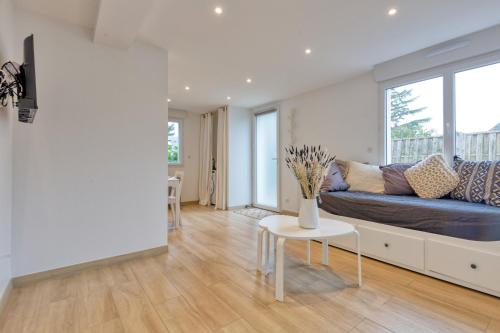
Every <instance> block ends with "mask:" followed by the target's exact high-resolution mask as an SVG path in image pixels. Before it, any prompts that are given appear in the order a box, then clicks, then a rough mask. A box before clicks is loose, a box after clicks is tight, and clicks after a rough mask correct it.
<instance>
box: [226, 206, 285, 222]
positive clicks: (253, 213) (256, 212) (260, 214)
mask: <svg viewBox="0 0 500 333" xmlns="http://www.w3.org/2000/svg"><path fill="white" fill-rule="evenodd" d="M233 213H236V214H240V215H244V216H247V217H251V218H253V219H256V220H262V219H263V218H264V217H268V216H271V215H278V213H275V212H271V211H269V210H265V209H260V208H255V207H251V208H243V209H236V210H233Z"/></svg>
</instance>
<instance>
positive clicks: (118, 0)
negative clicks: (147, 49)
mask: <svg viewBox="0 0 500 333" xmlns="http://www.w3.org/2000/svg"><path fill="white" fill-rule="evenodd" d="M154 4H155V0H140V1H123V0H101V1H100V5H99V13H98V16H97V21H96V25H95V30H94V42H95V43H100V44H105V45H109V46H112V47H116V48H122V49H127V48H129V47H130V46H131V45H132V43H133V42H134V40H135V39H136V37H137V34H138V33H139V30H140V29H141V27H142V25H143V24H144V21H145V19H146V17H147V16H148V14H149V13H150V12H151V10H152V9H153V7H154Z"/></svg>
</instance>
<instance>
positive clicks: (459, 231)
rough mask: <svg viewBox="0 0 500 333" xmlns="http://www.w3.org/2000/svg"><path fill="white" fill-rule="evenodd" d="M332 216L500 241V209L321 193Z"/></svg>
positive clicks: (453, 202) (410, 198)
mask: <svg viewBox="0 0 500 333" xmlns="http://www.w3.org/2000/svg"><path fill="white" fill-rule="evenodd" d="M320 207H321V208H322V209H324V210H326V211H327V212H329V213H332V214H335V215H341V216H347V217H353V218H357V219H361V220H366V221H372V222H378V223H383V224H388V225H392V226H396V227H401V228H408V229H414V230H420V231H425V232H430V233H433V234H440V235H445V236H451V237H457V238H463V239H469V240H476V241H499V240H500V208H498V207H492V206H487V205H483V204H477V203H470V202H464V201H458V200H451V199H422V198H419V197H416V196H397V195H384V194H373V193H365V192H328V193H321V203H320Z"/></svg>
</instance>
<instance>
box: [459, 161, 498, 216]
mask: <svg viewBox="0 0 500 333" xmlns="http://www.w3.org/2000/svg"><path fill="white" fill-rule="evenodd" d="M453 164H454V165H453V168H454V169H455V171H456V172H457V173H458V175H459V177H460V181H459V183H458V186H457V187H456V188H455V190H453V191H452V192H451V197H452V198H453V199H456V200H462V201H469V202H477V203H486V204H487V205H490V206H497V207H500V161H479V162H476V161H464V160H463V159H461V158H460V157H456V156H455V159H454V163H453Z"/></svg>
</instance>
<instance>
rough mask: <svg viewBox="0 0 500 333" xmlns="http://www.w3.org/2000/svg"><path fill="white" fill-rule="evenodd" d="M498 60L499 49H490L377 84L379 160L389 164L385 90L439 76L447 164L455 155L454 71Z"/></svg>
mask: <svg viewBox="0 0 500 333" xmlns="http://www.w3.org/2000/svg"><path fill="white" fill-rule="evenodd" d="M497 63H500V51H495V52H490V53H487V54H484V55H480V56H476V57H473V58H469V59H466V60H461V61H457V62H452V63H450V64H447V65H442V66H438V67H435V68H432V69H429V70H425V71H421V72H418V73H413V74H409V75H405V76H402V77H398V78H395V79H391V80H387V81H384V82H381V83H380V84H379V112H380V117H379V119H381V124H380V125H379V128H380V133H382V135H381V140H380V145H381V149H380V152H381V156H380V161H383V162H384V163H386V164H388V163H391V156H390V154H391V153H390V151H389V150H388V145H389V144H390V143H389V141H390V140H389V135H388V134H389V130H390V129H389V127H388V123H387V121H388V118H387V112H386V107H387V98H386V90H387V89H391V88H395V87H400V86H405V85H408V84H412V83H417V82H421V81H425V80H429V79H433V78H437V77H443V143H444V144H443V152H444V157H445V159H446V160H447V161H448V163H450V164H451V162H452V161H453V156H454V155H455V138H456V133H455V74H456V73H459V72H463V71H467V70H471V69H476V68H480V67H485V66H489V65H494V64H497Z"/></svg>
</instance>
